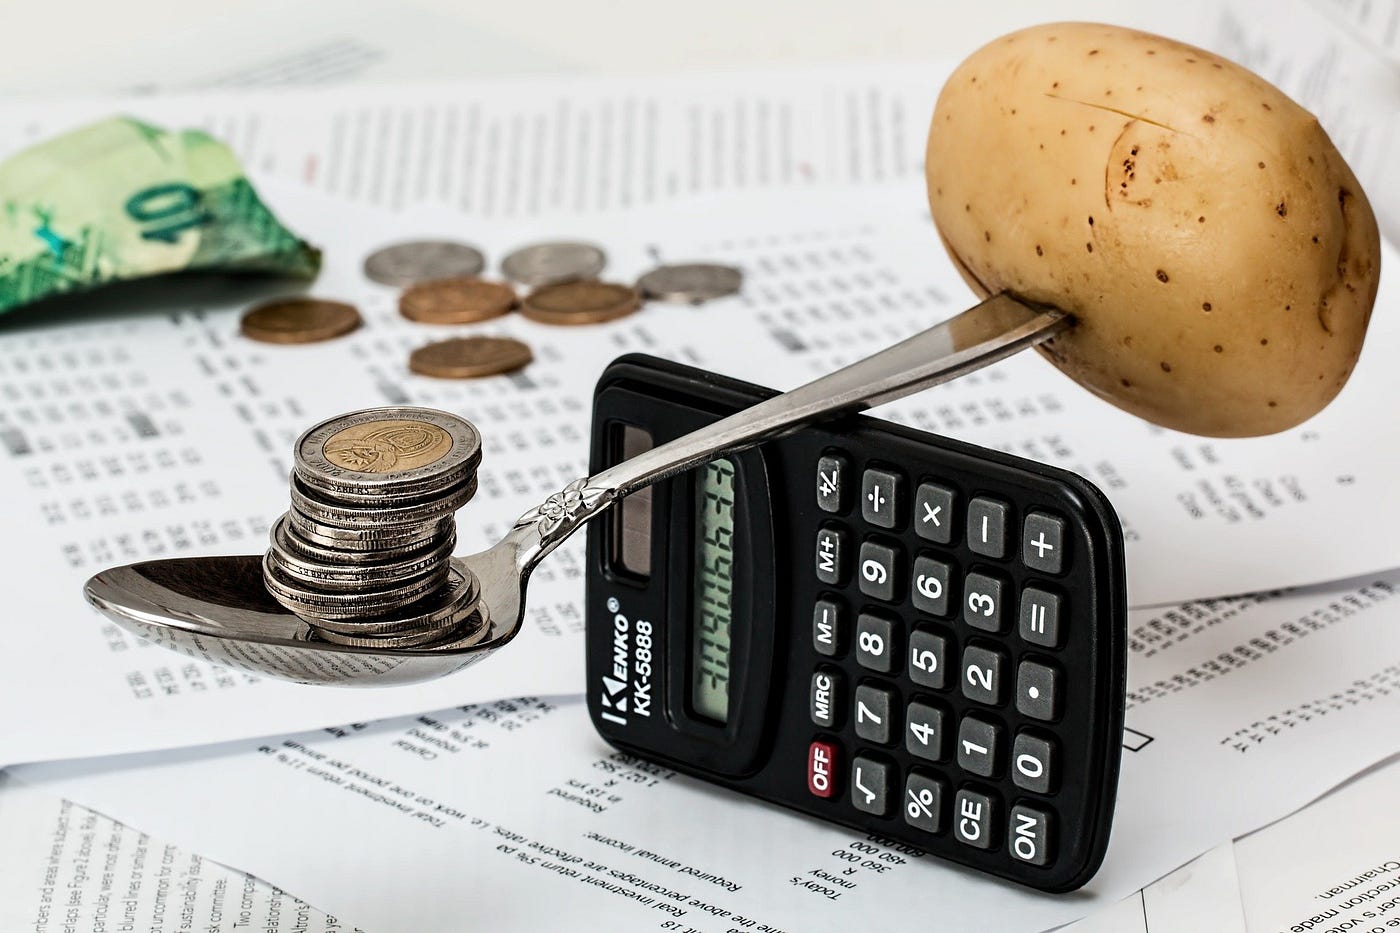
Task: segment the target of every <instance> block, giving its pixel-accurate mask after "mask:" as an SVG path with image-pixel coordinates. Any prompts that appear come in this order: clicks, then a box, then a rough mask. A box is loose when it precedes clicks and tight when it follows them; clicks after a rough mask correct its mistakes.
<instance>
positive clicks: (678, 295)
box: [637, 262, 744, 305]
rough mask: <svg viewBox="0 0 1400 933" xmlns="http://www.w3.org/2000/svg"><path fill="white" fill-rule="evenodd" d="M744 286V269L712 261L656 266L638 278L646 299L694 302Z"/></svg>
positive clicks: (722, 296) (710, 298)
mask: <svg viewBox="0 0 1400 933" xmlns="http://www.w3.org/2000/svg"><path fill="white" fill-rule="evenodd" d="M743 285H744V273H743V272H742V271H740V270H739V269H737V268H735V267H734V266H722V265H719V264H717V263H712V262H689V263H681V264H677V265H666V266H657V267H656V268H655V269H652V270H651V271H650V272H648V273H647V274H646V275H644V276H642V277H641V278H640V279H638V280H637V288H638V289H639V290H640V291H641V293H642V294H643V295H645V296H646V297H647V298H651V299H654V300H656V301H672V302H676V303H679V304H692V305H698V304H701V303H703V302H706V301H713V300H714V299H716V298H724V297H725V296H727V295H734V294H737V293H738V291H739V289H740V288H742V287H743Z"/></svg>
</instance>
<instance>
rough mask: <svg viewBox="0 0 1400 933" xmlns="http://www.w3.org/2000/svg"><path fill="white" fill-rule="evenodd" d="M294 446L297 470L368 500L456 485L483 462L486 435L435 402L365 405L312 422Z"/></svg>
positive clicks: (336, 491)
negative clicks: (417, 405) (433, 404)
mask: <svg viewBox="0 0 1400 933" xmlns="http://www.w3.org/2000/svg"><path fill="white" fill-rule="evenodd" d="M293 453H294V457H293V461H294V467H293V472H294V473H295V474H296V475H297V477H299V478H300V479H301V480H302V482H304V483H306V485H308V486H310V487H313V488H315V489H317V490H319V491H320V492H322V493H324V494H325V495H326V496H329V497H331V498H334V499H339V500H342V501H344V502H351V503H355V502H360V503H365V504H369V503H374V502H380V501H382V500H383V498H384V497H388V496H391V497H394V498H397V497H399V496H419V495H429V494H432V493H434V492H437V491H439V490H442V489H446V488H448V487H451V486H455V485H457V484H458V483H460V482H461V481H462V480H463V479H465V478H466V477H467V476H468V475H471V474H474V473H475V471H476V468H477V467H478V466H479V465H480V463H481V434H480V432H478V431H477V429H476V428H475V427H474V426H473V425H472V423H471V422H470V421H466V420H464V419H462V418H458V417H457V416H456V415H451V414H448V413H447V412H445V411H438V410H436V409H432V408H415V407H408V406H397V407H389V408H367V409H364V410H363V411H356V412H351V413H350V414H348V415H340V416H338V417H335V418H329V419H327V420H325V421H322V422H321V423H320V424H318V425H316V426H314V427H312V428H311V429H310V430H308V431H307V432H306V433H304V434H302V436H301V437H299V438H297V441H296V444H295V446H294V448H293Z"/></svg>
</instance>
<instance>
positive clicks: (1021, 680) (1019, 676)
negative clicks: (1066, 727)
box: [1016, 661, 1060, 722]
mask: <svg viewBox="0 0 1400 933" xmlns="http://www.w3.org/2000/svg"><path fill="white" fill-rule="evenodd" d="M1016 709H1017V711H1019V712H1020V713H1022V714H1023V715H1026V716H1029V717H1031V718H1032V719H1040V720H1043V721H1045V722H1052V721H1054V720H1055V719H1057V718H1059V715H1060V672H1059V671H1057V670H1055V668H1053V667H1050V666H1049V665H1047V664H1040V663H1037V662H1035V661H1022V662H1021V664H1020V666H1019V667H1017V668H1016Z"/></svg>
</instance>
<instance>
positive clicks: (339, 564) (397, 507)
mask: <svg viewBox="0 0 1400 933" xmlns="http://www.w3.org/2000/svg"><path fill="white" fill-rule="evenodd" d="M480 463H481V436H480V435H479V434H478V433H477V431H476V428H474V427H472V425H471V424H470V423H469V422H467V421H464V420H462V419H461V418H457V417H455V416H453V415H449V414H447V413H446V412H442V411H435V410H432V409H426V408H403V407H401V408H371V409H367V410H365V411H358V412H352V413H351V414H348V415H341V416H339V417H336V418H331V419H330V420H328V421H323V422H321V423H320V424H318V425H316V426H315V427H313V428H312V429H311V430H309V431H307V432H306V433H305V434H303V435H302V436H301V437H300V438H299V439H298V440H297V443H296V450H295V467H294V469H293V471H292V478H291V486H292V489H291V500H292V503H291V509H290V510H289V511H288V512H287V513H286V514H284V515H283V516H282V517H281V518H279V519H278V520H277V521H276V522H275V523H274V524H273V528H272V546H271V547H270V548H269V549H268V551H267V554H266V555H265V556H264V558H263V581H264V583H265V584H266V586H267V589H268V592H269V593H271V594H272V596H273V598H275V599H276V600H277V601H278V602H279V603H281V604H282V605H283V606H284V607H286V608H287V609H288V610H289V611H291V612H294V613H296V614H297V615H298V616H301V617H302V618H303V619H305V620H306V621H307V622H308V623H309V624H310V625H311V626H312V627H313V628H314V629H315V630H316V634H317V635H319V636H320V637H321V638H323V639H324V640H326V641H328V642H334V643H336V644H343V645H359V646H367V647H376V646H377V647H382V648H407V647H415V646H420V645H425V644H429V643H432V642H436V641H439V640H442V639H445V638H447V637H450V636H453V635H454V632H456V631H458V630H462V629H465V628H467V627H471V628H476V627H479V626H480V625H483V624H485V622H486V618H485V610H484V607H482V606H480V605H479V603H478V596H479V595H480V594H479V589H478V585H477V581H476V579H475V578H474V577H472V575H471V574H470V572H468V571H467V570H466V568H465V567H463V566H462V565H461V564H460V563H457V562H455V561H453V560H452V549H453V546H454V545H455V544H456V542H457V526H456V522H455V520H454V518H453V514H454V513H455V512H456V511H457V509H459V508H461V507H462V506H463V505H465V504H466V503H467V501H468V500H470V499H471V497H472V496H473V495H474V494H475V493H476V471H477V467H478V466H479V465H480Z"/></svg>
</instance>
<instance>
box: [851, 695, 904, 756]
mask: <svg viewBox="0 0 1400 933" xmlns="http://www.w3.org/2000/svg"><path fill="white" fill-rule="evenodd" d="M855 719H856V736H857V737H859V738H862V739H865V741H867V742H875V743H877V744H879V745H888V744H890V742H892V741H894V734H895V726H894V719H895V714H894V693H892V692H891V691H889V690H887V689H885V688H884V687H876V686H874V685H873V684H861V685H860V686H859V687H856V698H855Z"/></svg>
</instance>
